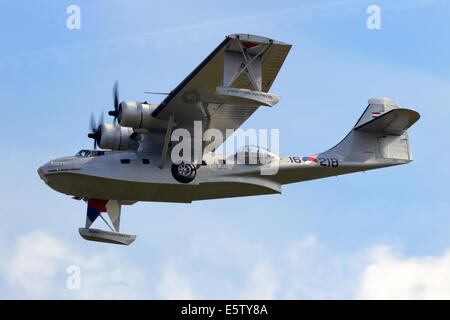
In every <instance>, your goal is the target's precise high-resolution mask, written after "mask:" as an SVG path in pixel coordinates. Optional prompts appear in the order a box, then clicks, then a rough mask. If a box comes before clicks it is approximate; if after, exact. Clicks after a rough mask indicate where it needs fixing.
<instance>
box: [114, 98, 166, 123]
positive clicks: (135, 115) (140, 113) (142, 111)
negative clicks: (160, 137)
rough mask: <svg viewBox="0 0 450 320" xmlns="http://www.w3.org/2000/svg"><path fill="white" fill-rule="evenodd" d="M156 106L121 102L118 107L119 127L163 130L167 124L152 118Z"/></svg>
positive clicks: (135, 102)
mask: <svg viewBox="0 0 450 320" xmlns="http://www.w3.org/2000/svg"><path fill="white" fill-rule="evenodd" d="M157 107H158V105H157V104H148V103H143V102H137V101H122V102H121V103H120V105H119V115H118V120H119V123H120V125H121V126H124V127H131V128H136V129H138V128H146V129H148V128H152V129H165V128H166V127H167V122H165V121H161V120H159V119H157V118H155V117H153V116H152V112H153V111H155V109H156V108H157Z"/></svg>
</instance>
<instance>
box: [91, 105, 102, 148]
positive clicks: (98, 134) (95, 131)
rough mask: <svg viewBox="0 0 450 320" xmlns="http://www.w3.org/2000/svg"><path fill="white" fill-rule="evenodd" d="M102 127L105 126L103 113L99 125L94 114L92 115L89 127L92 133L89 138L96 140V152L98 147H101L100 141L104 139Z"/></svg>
mask: <svg viewBox="0 0 450 320" xmlns="http://www.w3.org/2000/svg"><path fill="white" fill-rule="evenodd" d="M102 125H103V112H102V114H101V116H100V121H99V123H98V124H96V122H95V118H94V114H93V113H91V121H90V124H89V127H90V129H91V131H92V132H91V133H89V134H88V137H89V138H91V139H94V150H95V149H97V146H98V145H100V140H101V138H102Z"/></svg>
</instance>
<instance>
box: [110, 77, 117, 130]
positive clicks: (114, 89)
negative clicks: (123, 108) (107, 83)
mask: <svg viewBox="0 0 450 320" xmlns="http://www.w3.org/2000/svg"><path fill="white" fill-rule="evenodd" d="M113 97H114V110H113V111H109V112H108V114H109V115H110V116H112V117H114V121H113V123H114V124H115V123H116V120H117V118H118V117H119V82H118V81H116V82H115V83H114V86H113Z"/></svg>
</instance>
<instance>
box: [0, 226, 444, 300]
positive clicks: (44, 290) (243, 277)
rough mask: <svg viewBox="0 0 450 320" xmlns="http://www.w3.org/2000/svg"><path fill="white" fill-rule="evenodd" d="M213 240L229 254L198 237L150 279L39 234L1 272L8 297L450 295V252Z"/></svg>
mask: <svg viewBox="0 0 450 320" xmlns="http://www.w3.org/2000/svg"><path fill="white" fill-rule="evenodd" d="M204 241H206V240H204ZM206 242H207V243H208V244H209V245H210V246H211V247H213V248H215V249H216V252H217V253H218V252H221V254H214V252H213V251H210V250H208V249H206V251H204V252H198V251H196V250H197V249H196V248H198V246H200V247H201V246H202V243H201V242H199V239H197V240H195V241H194V243H195V244H196V245H197V246H195V247H193V246H192V244H188V247H190V249H189V250H186V251H184V252H183V253H182V254H179V253H178V254H177V255H176V257H175V255H173V254H172V253H170V252H169V253H168V254H167V255H166V256H164V257H163V259H164V260H166V263H163V264H158V265H162V266H163V267H162V268H161V269H160V270H148V271H149V272H151V274H152V276H153V280H152V281H148V279H147V278H146V275H145V273H144V271H143V270H142V269H141V268H139V267H137V266H135V265H131V264H128V263H127V262H126V261H127V259H126V258H124V256H122V255H118V254H117V253H116V252H114V251H111V250H109V248H108V247H106V250H102V251H96V250H92V251H90V253H88V254H87V253H85V252H82V253H80V251H81V250H79V249H78V250H76V249H74V248H71V247H70V246H68V245H67V244H65V243H64V242H62V241H61V240H59V239H58V238H55V237H54V236H52V235H50V234H48V233H45V232H32V233H30V234H28V235H25V236H21V237H19V238H18V239H17V240H16V244H15V245H14V246H12V247H11V249H10V250H9V251H8V252H6V251H5V250H2V251H1V252H3V253H2V256H1V257H0V277H1V278H3V280H4V282H5V283H7V284H8V285H9V288H10V290H9V291H10V293H11V296H3V298H15V297H20V298H32V299H34V298H56V299H66V298H67V299H94V298H95V299H116V298H123V299H129V298H137V299H142V298H161V299H197V298H204V299H211V298H216V299H217V298H219V299H286V298H288V299H317V298H319V299H352V298H358V299H450V250H449V251H447V252H446V253H445V254H444V255H442V256H434V257H406V258H403V257H401V256H399V255H398V254H394V253H393V250H392V249H391V248H390V247H389V246H376V247H372V248H369V249H368V250H363V251H360V252H358V253H351V254H347V255H344V254H339V253H336V252H333V250H330V249H329V248H327V246H326V244H324V243H322V242H320V241H318V240H317V239H316V237H315V236H314V235H308V236H306V237H304V238H303V239H299V240H297V241H293V242H292V243H290V244H289V245H287V246H286V248H285V250H283V251H281V252H279V251H276V250H271V249H270V248H268V247H261V246H255V245H254V244H252V243H249V242H248V241H246V240H245V239H242V238H241V239H239V240H238V241H236V243H234V242H228V243H223V242H222V241H220V240H218V241H211V238H209V239H208V240H207V241H206ZM238 247H240V250H235V249H237V248H238ZM204 248H206V243H205V247H204ZM226 250H229V251H228V252H226ZM223 253H225V254H223ZM233 253H234V254H233ZM69 265H78V266H80V270H81V288H80V289H79V290H69V289H68V288H67V286H66V281H67V279H68V277H69V274H67V273H66V270H67V267H68V266H69Z"/></svg>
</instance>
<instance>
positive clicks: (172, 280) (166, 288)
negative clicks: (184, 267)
mask: <svg viewBox="0 0 450 320" xmlns="http://www.w3.org/2000/svg"><path fill="white" fill-rule="evenodd" d="M156 291H157V295H158V297H159V298H161V299H169V300H170V299H195V295H194V294H193V292H192V288H191V284H190V281H189V279H188V278H187V277H186V276H184V275H182V274H180V273H178V272H176V271H175V270H174V269H173V268H172V267H171V266H168V267H166V269H165V270H164V275H163V279H162V281H161V282H160V283H159V285H158V287H157V289H156Z"/></svg>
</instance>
